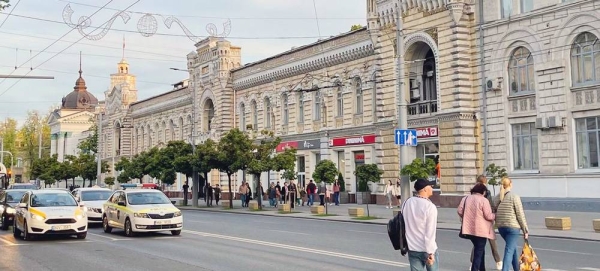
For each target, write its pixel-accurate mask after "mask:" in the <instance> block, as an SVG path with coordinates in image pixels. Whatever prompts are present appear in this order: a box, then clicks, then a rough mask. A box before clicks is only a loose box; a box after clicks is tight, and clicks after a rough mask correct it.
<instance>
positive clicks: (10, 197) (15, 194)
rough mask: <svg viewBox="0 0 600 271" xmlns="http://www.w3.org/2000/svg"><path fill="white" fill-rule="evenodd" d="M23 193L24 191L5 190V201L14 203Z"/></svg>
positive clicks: (19, 199)
mask: <svg viewBox="0 0 600 271" xmlns="http://www.w3.org/2000/svg"><path fill="white" fill-rule="evenodd" d="M23 195H25V191H10V190H9V191H7V192H6V202H9V203H14V202H19V201H21V198H22V197H23Z"/></svg>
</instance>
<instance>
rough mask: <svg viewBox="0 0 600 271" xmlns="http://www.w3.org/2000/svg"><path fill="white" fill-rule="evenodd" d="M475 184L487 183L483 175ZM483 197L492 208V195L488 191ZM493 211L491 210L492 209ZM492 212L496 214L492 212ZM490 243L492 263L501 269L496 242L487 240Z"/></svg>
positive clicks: (500, 259) (478, 177)
mask: <svg viewBox="0 0 600 271" xmlns="http://www.w3.org/2000/svg"><path fill="white" fill-rule="evenodd" d="M477 183H482V184H485V185H486V186H487V184H488V181H487V178H486V177H485V175H479V176H477ZM485 197H486V198H487V199H488V200H489V201H490V206H494V205H493V204H492V193H491V192H490V190H489V189H488V190H487V191H486V192H485ZM492 209H493V208H492ZM494 212H496V211H495V210H494ZM488 241H489V242H490V248H491V249H492V255H493V256H494V261H495V262H496V267H499V268H498V270H500V269H502V258H500V254H498V246H497V245H496V240H493V239H488ZM472 262H473V250H472V249H471V263H472Z"/></svg>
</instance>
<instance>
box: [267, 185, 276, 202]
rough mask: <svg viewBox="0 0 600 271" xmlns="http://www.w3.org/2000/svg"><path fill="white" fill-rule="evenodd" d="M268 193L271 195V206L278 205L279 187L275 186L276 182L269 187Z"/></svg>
mask: <svg viewBox="0 0 600 271" xmlns="http://www.w3.org/2000/svg"><path fill="white" fill-rule="evenodd" d="M267 194H268V195H269V206H271V207H277V189H276V188H275V183H274V182H272V183H271V186H270V187H269V189H267Z"/></svg>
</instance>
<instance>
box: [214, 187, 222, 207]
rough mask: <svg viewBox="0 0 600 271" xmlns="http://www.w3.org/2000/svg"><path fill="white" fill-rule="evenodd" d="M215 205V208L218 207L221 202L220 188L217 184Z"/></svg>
mask: <svg viewBox="0 0 600 271" xmlns="http://www.w3.org/2000/svg"><path fill="white" fill-rule="evenodd" d="M214 190H215V195H214V196H215V203H216V204H217V206H219V200H221V187H220V186H219V184H216V185H215V188H214Z"/></svg>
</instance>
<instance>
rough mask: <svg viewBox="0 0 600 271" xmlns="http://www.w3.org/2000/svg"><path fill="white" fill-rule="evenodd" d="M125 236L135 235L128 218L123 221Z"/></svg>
mask: <svg viewBox="0 0 600 271" xmlns="http://www.w3.org/2000/svg"><path fill="white" fill-rule="evenodd" d="M125 236H127V237H133V236H135V233H134V232H133V228H132V226H131V220H129V218H127V219H125Z"/></svg>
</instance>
